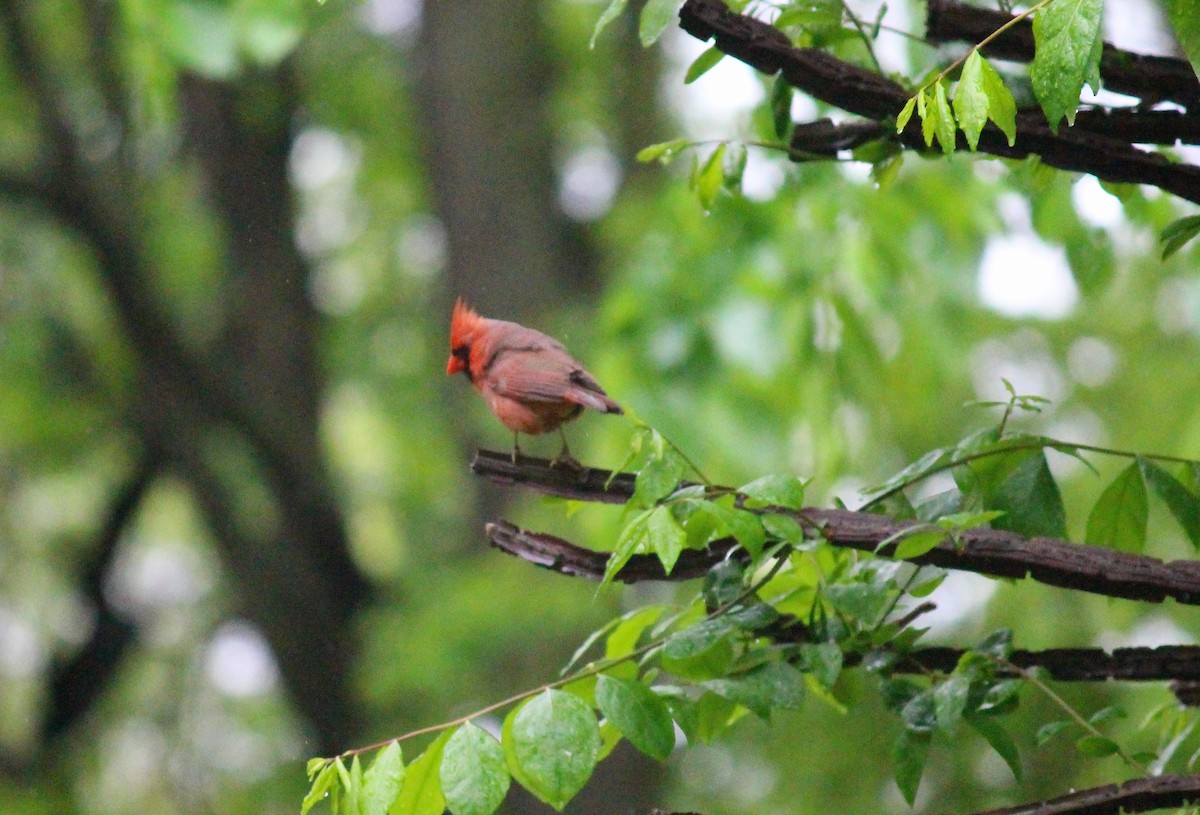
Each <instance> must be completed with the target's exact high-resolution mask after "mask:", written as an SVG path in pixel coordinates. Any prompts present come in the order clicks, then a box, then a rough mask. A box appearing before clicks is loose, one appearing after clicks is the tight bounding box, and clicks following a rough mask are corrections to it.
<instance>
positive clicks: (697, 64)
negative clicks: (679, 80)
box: [683, 45, 725, 85]
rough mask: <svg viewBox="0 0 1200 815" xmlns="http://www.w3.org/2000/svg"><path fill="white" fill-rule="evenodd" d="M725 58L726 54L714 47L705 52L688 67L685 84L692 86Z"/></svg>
mask: <svg viewBox="0 0 1200 815" xmlns="http://www.w3.org/2000/svg"><path fill="white" fill-rule="evenodd" d="M724 58H725V52H724V51H722V50H721V49H719V48H717V46H715V45H714V46H713V47H711V48H709V49H708V50H707V51H705V52H704V53H703V54H701V55H700V56H698V57H696V58H695V59H694V60H692V64H691V65H689V66H688V69H687V73H686V74H684V75H683V84H685V85H690V84H692V83H693V82H695V81H696V80H697V79H699V78H700V77H702V76H704V75H705V74H706V73H708V71H709V69H711V68H712V67H713V66H715V65H716V64H717V63H718V62H720V61H721V60H722V59H724Z"/></svg>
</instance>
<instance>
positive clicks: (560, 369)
mask: <svg viewBox="0 0 1200 815" xmlns="http://www.w3.org/2000/svg"><path fill="white" fill-rule="evenodd" d="M581 370H582V368H580V367H579V363H578V362H576V361H575V360H573V359H572V358H571V357H570V356H569V355H568V354H566V353H565V352H564V351H561V350H559V349H556V348H548V347H545V346H540V347H539V346H535V345H526V346H508V347H504V348H500V349H498V350H497V351H496V353H495V354H494V355H493V356H492V359H491V360H490V364H489V365H487V366H486V367H485V369H484V372H483V373H484V378H485V381H486V382H487V384H488V386H489V387H490V388H491V389H492V390H494V391H495V392H496V393H498V394H500V395H501V396H505V397H508V398H509V399H517V400H520V401H522V402H561V401H564V399H565V398H566V396H565V395H566V393H567V391H568V390H570V389H572V388H577V387H578V386H576V385H575V384H574V383H573V382H572V381H571V375H572V373H573V372H575V371H581Z"/></svg>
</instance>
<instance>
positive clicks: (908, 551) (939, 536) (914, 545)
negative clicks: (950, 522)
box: [892, 527, 950, 560]
mask: <svg viewBox="0 0 1200 815" xmlns="http://www.w3.org/2000/svg"><path fill="white" fill-rule="evenodd" d="M901 534H902V537H901V538H900V542H899V543H897V544H896V551H894V552H892V557H894V558H896V559H897V560H908V559H909V558H914V557H919V556H921V555H923V554H925V553H926V552H929V551H930V550H932V549H936V548H937V546H938V544H940V543H942V542H943V541H946V540H949V539H950V538H949V536H948V535H947V534H946V532H945V530H943V529H930V528H928V527H914V528H913V529H912V531H909V530H905V531H904V532H903V533H901Z"/></svg>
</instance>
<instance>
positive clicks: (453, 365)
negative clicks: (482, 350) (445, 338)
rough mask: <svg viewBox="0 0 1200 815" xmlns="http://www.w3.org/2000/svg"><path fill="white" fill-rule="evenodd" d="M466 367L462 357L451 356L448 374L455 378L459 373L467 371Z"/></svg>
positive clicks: (448, 363)
mask: <svg viewBox="0 0 1200 815" xmlns="http://www.w3.org/2000/svg"><path fill="white" fill-rule="evenodd" d="M466 367H467V366H466V363H464V362H463V361H462V357H456V356H455V355H454V354H451V355H450V361H449V362H447V363H446V373H448V374H450V375H451V376H453V375H454V374H456V373H458V372H459V371H462V370H466Z"/></svg>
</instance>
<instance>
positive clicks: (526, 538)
mask: <svg viewBox="0 0 1200 815" xmlns="http://www.w3.org/2000/svg"><path fill="white" fill-rule="evenodd" d="M486 532H487V535H488V538H489V539H490V541H491V544H492V546H494V547H496V548H497V549H499V550H500V551H502V552H506V553H508V554H510V555H514V556H516V557H519V558H521V559H522V560H526V561H528V562H530V563H533V564H535V565H538V566H542V567H543V568H546V569H549V570H551V571H554V572H558V573H559V574H564V575H569V576H572V577H585V578H588V579H589V580H597V581H598V580H600V579H601V578H602V577H603V576H604V567H605V565H606V564H607V563H608V555H609V553H608V552H596V551H593V550H591V549H584V548H583V547H581V546H576V545H575V544H573V543H570V542H569V541H565V540H563V539H562V538H559V537H556V536H554V535H548V534H545V533H541V532H529V531H526V530H523V529H520V528H519V527H517V526H515V525H513V524H511V523H509V522H508V521H497V522H495V523H490V524H488V525H487V527H486ZM735 547H736V543H735V542H734V541H733V540H731V539H723V540H720V541H715V542H714V543H712V544H711V545H710V546H709V547H708V548H707V549H704V550H696V549H688V550H684V551H683V552H682V553H681V554H680V557H679V561H678V562H677V563H676V564H675V568H674V569H673V570H672V571H671V574H670V575H667V574H666V573H665V572H664V571H663V567H662V564H661V563H660V562H659V560H658V558H657V557H655V556H654V555H634V556H633V557H631V558H630V559H629V562H628V563H627V564H626V565H625V566H624V568H622V569H621V570H620V571H619V572H617V574H616V576H615V578H614V579H615V580H618V581H620V582H622V583H637V582H641V581H647V580H693V579H696V578H699V577H703V576H704V574H705V573H706V572H707V571H708V570H709V569H710V568H712V567H713V566H714V565H715V564H717V563H719V562H720V561H721V560H722V559H724V558H726V557H738V558H744V557H745V553H744V552H743V551H742V550H737V549H736V548H735ZM760 633H762V634H763V635H764V636H769V637H770V638H771V639H773V640H774V641H776V642H809V641H811V640H810V637H809V633H808V628H807V626H805V625H803V624H802V623H800V622H798V621H797V620H795V619H794V618H786V619H784V620H783V621H781V622H780V623H779V624H777V625H775V626H772V627H771V628H769V629H765V630H763V631H761V632H760ZM965 653H966V651H964V650H963V649H961V648H949V647H941V646H937V647H929V648H918V649H916V650H914V651H912V652H910V653H908V654H905V655H904V656H903V658H902V659H901V660H900V661H899V662H898V663H897V665H896V670H898V671H902V672H905V673H924V672H927V671H942V672H949V671H952V670H954V666H955V665H957V664H958V660H959V659H960V658H962V656H963V654H965ZM1009 661H1010V662H1012V663H1013V664H1014V665H1016V666H1018V667H1020V668H1034V667H1037V668H1044V669H1045V670H1046V671H1047V672H1049V674H1050V676H1051V677H1053V678H1054V679H1057V680H1060V681H1064V682H1105V681H1109V680H1120V681H1126V682H1162V681H1167V680H1183V681H1187V682H1191V681H1200V646H1191V645H1164V646H1160V647H1158V648H1145V647H1136V648H1117V649H1115V650H1113V651H1111V652H1109V651H1105V650H1103V649H1101V648H1050V649H1047V650H1044V651H1026V650H1017V651H1014V652H1013V654H1012V656H1010V657H1009ZM849 664H853V663H852V661H850V662H847V665H849Z"/></svg>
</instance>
